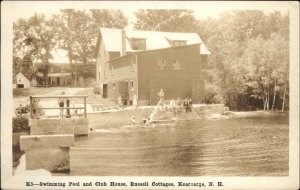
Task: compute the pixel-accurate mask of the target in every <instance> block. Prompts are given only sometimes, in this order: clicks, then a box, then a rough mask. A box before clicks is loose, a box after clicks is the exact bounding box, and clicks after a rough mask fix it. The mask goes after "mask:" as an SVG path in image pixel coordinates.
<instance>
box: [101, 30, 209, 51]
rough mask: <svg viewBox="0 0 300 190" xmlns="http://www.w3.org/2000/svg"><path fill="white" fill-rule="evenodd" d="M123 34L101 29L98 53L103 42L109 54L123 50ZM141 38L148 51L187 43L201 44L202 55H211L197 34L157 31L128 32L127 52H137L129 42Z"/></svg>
mask: <svg viewBox="0 0 300 190" xmlns="http://www.w3.org/2000/svg"><path fill="white" fill-rule="evenodd" d="M121 32H122V29H112V28H100V33H99V35H98V40H97V45H96V52H95V55H96V56H97V54H98V52H99V47H100V42H101V40H103V42H104V46H105V50H106V51H108V52H119V51H120V50H121ZM132 38H139V39H145V40H146V50H154V49H162V48H169V47H171V45H170V43H169V41H170V40H172V41H173V40H178V41H186V45H191V44H201V45H200V52H201V54H210V52H209V50H208V49H207V47H206V46H205V44H204V43H203V42H202V40H201V38H200V37H199V36H198V34H196V33H179V32H157V31H137V30H136V31H134V30H126V51H127V52H136V51H137V50H132V49H131V46H130V43H129V40H130V39H132Z"/></svg>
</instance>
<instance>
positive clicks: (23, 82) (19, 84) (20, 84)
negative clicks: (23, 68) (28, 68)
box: [16, 73, 30, 88]
mask: <svg viewBox="0 0 300 190" xmlns="http://www.w3.org/2000/svg"><path fill="white" fill-rule="evenodd" d="M29 87H30V80H29V79H28V78H26V77H25V76H24V75H23V74H22V73H18V74H17V75H16V88H29Z"/></svg>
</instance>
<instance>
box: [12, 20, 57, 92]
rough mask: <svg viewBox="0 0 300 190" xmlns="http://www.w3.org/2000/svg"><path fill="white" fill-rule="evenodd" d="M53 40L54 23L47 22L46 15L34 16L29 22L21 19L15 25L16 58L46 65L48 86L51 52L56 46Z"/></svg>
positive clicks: (45, 75)
mask: <svg viewBox="0 0 300 190" xmlns="http://www.w3.org/2000/svg"><path fill="white" fill-rule="evenodd" d="M53 38H54V31H53V25H52V22H51V20H46V18H45V16H44V15H38V14H34V16H32V17H30V18H29V19H28V20H25V19H19V20H18V21H17V22H15V23H14V39H13V42H14V49H13V56H14V58H20V59H22V60H23V62H29V63H32V62H33V61H41V62H42V63H44V68H45V69H44V71H45V72H44V78H45V80H46V81H45V82H46V86H48V80H47V79H48V62H49V59H50V58H51V53H50V52H51V50H52V48H53V46H54V44H55V42H54V41H53ZM32 74H33V73H32Z"/></svg>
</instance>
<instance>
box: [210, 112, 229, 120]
mask: <svg viewBox="0 0 300 190" xmlns="http://www.w3.org/2000/svg"><path fill="white" fill-rule="evenodd" d="M228 118H229V117H228V116H225V115H221V114H217V113H214V114H212V115H210V116H208V117H207V119H228Z"/></svg>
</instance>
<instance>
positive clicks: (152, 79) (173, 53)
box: [138, 46, 205, 104]
mask: <svg viewBox="0 0 300 190" xmlns="http://www.w3.org/2000/svg"><path fill="white" fill-rule="evenodd" d="M199 52H200V50H199V46H191V47H185V48H174V49H166V50H161V51H153V52H147V53H141V54H139V55H138V90H139V91H138V99H139V103H141V104H149V103H151V104H154V103H157V101H158V98H159V97H158V96H157V93H158V92H159V90H160V89H163V90H164V93H165V99H172V98H174V99H177V98H178V97H180V98H181V99H184V98H189V97H191V98H193V101H194V102H199V101H201V100H203V99H204V85H205V82H204V79H205V78H204V75H203V73H202V67H201V57H200V54H199ZM160 60H165V61H166V63H167V69H166V70H159V69H158V66H157V64H158V62H159V61H160ZM173 61H179V63H180V64H181V69H180V70H172V69H171V68H172V62H173ZM195 94H196V95H197V94H198V97H195Z"/></svg>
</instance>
